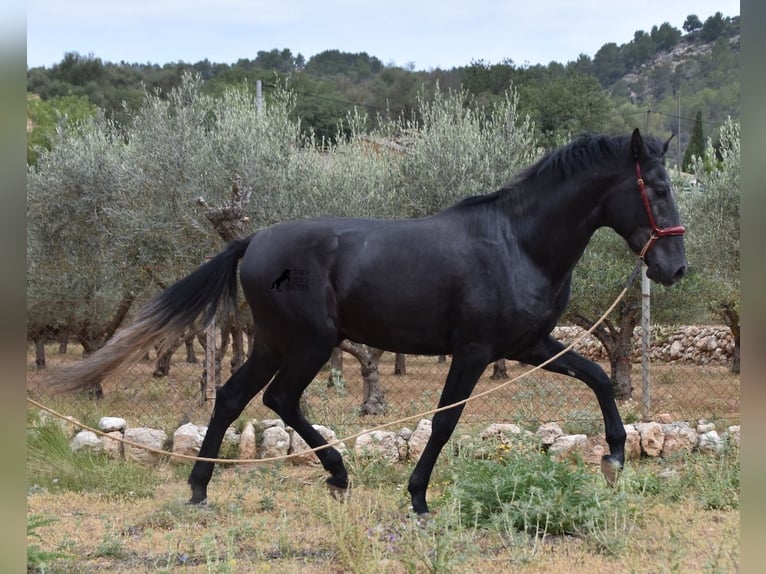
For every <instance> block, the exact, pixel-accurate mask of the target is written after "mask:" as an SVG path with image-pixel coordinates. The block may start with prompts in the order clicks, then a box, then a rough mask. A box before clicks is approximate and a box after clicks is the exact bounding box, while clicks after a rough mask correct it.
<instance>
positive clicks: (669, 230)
mask: <svg viewBox="0 0 766 574" xmlns="http://www.w3.org/2000/svg"><path fill="white" fill-rule="evenodd" d="M636 177H637V178H638V190H639V191H640V192H641V201H643V202H644V209H645V210H646V215H647V217H648V218H649V226H650V227H651V228H652V231H651V233H650V235H649V241H647V242H646V245H644V247H643V248H642V249H641V251H640V253H639V254H638V256H639V257H640V258H641V259H642V260H643V258H644V256H645V255H646V253H647V252H648V251H649V250H650V249H651V248H652V246H653V245H654V244H655V243H656V242H657V240H658V239H659V238H660V237H666V236H668V235H683V234H684V233H686V229H685V228H684V226H683V225H674V226H673V227H659V226H658V225H657V222H656V221H655V220H654V215H653V214H652V206H651V205H650V204H649V196H648V195H647V194H646V189H645V188H644V179H643V178H642V177H641V166H640V165H639V163H638V162H636Z"/></svg>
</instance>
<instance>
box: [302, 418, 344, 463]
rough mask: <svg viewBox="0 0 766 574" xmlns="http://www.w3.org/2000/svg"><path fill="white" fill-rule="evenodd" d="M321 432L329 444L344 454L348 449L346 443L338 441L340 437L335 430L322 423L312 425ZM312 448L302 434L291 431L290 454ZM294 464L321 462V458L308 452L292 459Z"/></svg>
mask: <svg viewBox="0 0 766 574" xmlns="http://www.w3.org/2000/svg"><path fill="white" fill-rule="evenodd" d="M312 426H313V427H314V429H315V430H316V431H318V432H319V434H321V435H322V438H324V439H325V440H326V441H327V442H328V443H329V444H331V445H332V446H333V447H334V448H336V449H337V450H338V451H340V453H341V454H343V453H344V452H345V451H346V445H344V444H343V443H341V442H339V441H338V437H337V436H336V435H335V431H334V430H332V429H329V428H327V427H326V426H322V425H312ZM304 450H305V451H308V450H311V449H310V447H309V445H308V444H306V441H304V440H303V437H302V436H300V435H299V434H298V433H297V432H296V431H295V430H293V431H292V432H291V436H290V454H294V453H300V452H302V451H304ZM290 460H291V461H292V463H293V464H319V458H317V455H316V454H315V453H313V452H307V453H306V454H305V455H303V456H296V457H294V458H291V459H290Z"/></svg>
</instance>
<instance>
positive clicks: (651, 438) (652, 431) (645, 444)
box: [635, 422, 665, 456]
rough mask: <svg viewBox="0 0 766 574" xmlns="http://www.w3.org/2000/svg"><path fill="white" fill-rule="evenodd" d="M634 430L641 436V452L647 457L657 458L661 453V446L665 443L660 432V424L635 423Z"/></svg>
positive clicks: (663, 436)
mask: <svg viewBox="0 0 766 574" xmlns="http://www.w3.org/2000/svg"><path fill="white" fill-rule="evenodd" d="M635 427H636V430H637V431H638V432H639V434H640V435H641V450H643V452H644V454H646V455H647V456H659V455H660V453H661V452H662V445H663V443H664V442H665V435H664V433H663V432H662V425H660V423H655V422H648V423H636V425H635Z"/></svg>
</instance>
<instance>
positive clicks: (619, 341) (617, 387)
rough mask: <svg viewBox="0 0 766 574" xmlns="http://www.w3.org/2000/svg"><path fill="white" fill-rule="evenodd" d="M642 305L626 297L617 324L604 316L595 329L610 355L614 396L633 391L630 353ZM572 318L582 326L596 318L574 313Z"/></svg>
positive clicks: (585, 326)
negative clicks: (627, 299)
mask: <svg viewBox="0 0 766 574" xmlns="http://www.w3.org/2000/svg"><path fill="white" fill-rule="evenodd" d="M640 316H641V307H640V305H639V303H638V302H637V301H623V302H621V303H620V305H619V306H618V315H617V324H616V325H615V324H614V323H612V322H611V321H609V320H608V319H605V320H604V321H603V322H602V323H601V324H600V325H599V326H598V327H596V329H595V330H594V331H593V336H594V337H596V339H598V341H599V342H600V343H601V344H602V345H603V346H604V350H605V351H606V354H607V356H608V357H609V366H610V367H611V371H612V372H611V377H610V378H611V380H612V389H613V390H614V396H615V398H617V399H628V398H630V396H631V393H632V392H633V382H632V369H631V356H632V354H633V331H634V330H635V328H636V325H638V320H639V318H640ZM573 320H574V322H575V324H576V325H578V326H579V327H582V328H583V329H590V328H591V327H592V326H593V321H591V320H590V319H587V318H586V317H583V316H582V315H575V316H574V317H573Z"/></svg>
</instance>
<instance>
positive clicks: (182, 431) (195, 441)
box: [171, 423, 207, 462]
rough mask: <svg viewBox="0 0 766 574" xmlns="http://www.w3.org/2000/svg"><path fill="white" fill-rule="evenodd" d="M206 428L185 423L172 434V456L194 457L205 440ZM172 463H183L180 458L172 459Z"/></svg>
mask: <svg viewBox="0 0 766 574" xmlns="http://www.w3.org/2000/svg"><path fill="white" fill-rule="evenodd" d="M206 433H207V427H203V426H199V425H195V424H193V423H186V424H185V425H181V426H180V427H178V428H177V429H176V431H175V432H174V433H173V454H183V455H190V456H196V455H198V454H199V449H200V447H201V446H202V441H203V440H204V439H205V434H206ZM171 460H172V461H173V462H185V460H184V459H182V458H172V459H171Z"/></svg>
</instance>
